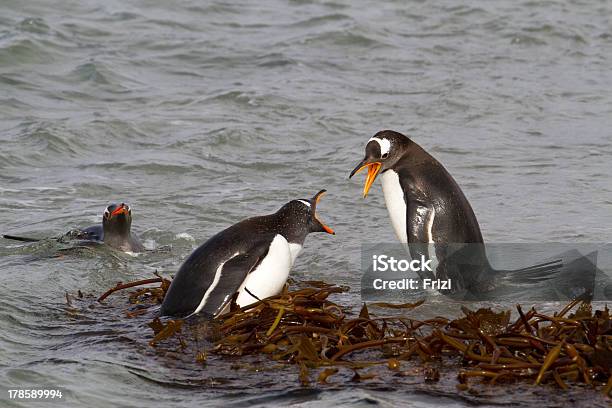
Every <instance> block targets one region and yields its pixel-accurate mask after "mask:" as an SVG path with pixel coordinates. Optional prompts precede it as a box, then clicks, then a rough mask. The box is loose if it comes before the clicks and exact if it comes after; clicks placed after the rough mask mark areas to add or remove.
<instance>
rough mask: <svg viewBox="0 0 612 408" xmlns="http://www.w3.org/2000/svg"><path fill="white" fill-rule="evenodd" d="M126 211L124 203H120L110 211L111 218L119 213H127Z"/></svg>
mask: <svg viewBox="0 0 612 408" xmlns="http://www.w3.org/2000/svg"><path fill="white" fill-rule="evenodd" d="M127 213H128V211H127V208H126V207H125V205H123V204H121V205H120V206H119V207H117V208H115V210H114V211H113V212H112V213H111V218H112V217H115V216H117V215H119V214H124V215H127Z"/></svg>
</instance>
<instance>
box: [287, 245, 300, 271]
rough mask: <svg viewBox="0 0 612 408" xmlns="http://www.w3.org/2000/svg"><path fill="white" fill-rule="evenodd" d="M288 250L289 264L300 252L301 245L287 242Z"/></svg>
mask: <svg viewBox="0 0 612 408" xmlns="http://www.w3.org/2000/svg"><path fill="white" fill-rule="evenodd" d="M289 252H290V253H291V266H293V264H294V263H295V260H296V259H297V257H298V255H299V254H300V252H302V246H301V245H300V244H296V243H294V242H290V243H289Z"/></svg>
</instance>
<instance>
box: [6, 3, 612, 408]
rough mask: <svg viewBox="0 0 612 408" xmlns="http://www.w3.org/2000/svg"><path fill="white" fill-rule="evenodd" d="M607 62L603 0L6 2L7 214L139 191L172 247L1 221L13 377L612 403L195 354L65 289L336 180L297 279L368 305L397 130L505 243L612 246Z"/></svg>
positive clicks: (446, 399) (91, 213) (214, 400)
mask: <svg viewBox="0 0 612 408" xmlns="http://www.w3.org/2000/svg"><path fill="white" fill-rule="evenodd" d="M611 66H612V5H611V4H610V3H609V2H606V1H573V2H571V3H570V2H565V1H548V2H537V1H507V0H500V1H496V2H489V1H472V2H465V4H460V3H459V2H455V1H439V2H428V1H403V0H402V1H399V0H398V1H385V2H379V1H371V0H364V1H359V2H351V1H340V0H331V1H306V0H302V1H280V0H262V1H258V2H246V1H243V2H228V3H226V2H217V1H211V2H203V1H189V0H187V1H181V2H168V1H159V0H147V1H144V0H131V1H117V0H107V1H93V0H81V1H76V0H66V1H43V0H29V1H17V0H1V1H0V206H1V207H2V210H1V211H0V233H13V234H22V235H28V236H35V237H51V236H57V235H59V234H61V233H63V232H66V231H68V230H69V229H71V228H74V227H79V226H87V225H91V224H95V223H97V222H100V219H101V214H102V212H103V210H104V208H105V207H106V206H107V205H108V204H110V203H111V202H122V201H124V202H127V203H129V204H130V205H131V207H132V209H133V216H134V222H133V228H134V229H135V230H136V231H137V232H138V233H139V234H140V235H141V236H142V237H143V238H144V239H145V240H146V242H147V245H148V246H149V247H150V248H154V247H160V246H171V248H172V249H171V251H169V252H152V253H148V254H145V255H142V256H138V257H131V256H128V255H123V254H117V253H115V252H113V251H110V250H104V249H101V250H97V251H82V252H79V253H77V254H66V255H64V256H62V257H50V256H49V255H50V254H52V253H54V251H55V250H56V249H57V248H55V246H54V244H52V243H49V242H44V243H39V244H27V245H24V244H21V243H16V242H11V241H6V240H0V388H2V390H1V391H2V392H3V393H6V391H5V389H7V388H30V387H37V388H38V387H42V386H48V387H59V388H61V389H63V390H64V391H65V396H64V399H63V400H62V402H61V403H58V404H59V405H58V406H79V405H81V404H87V405H88V406H92V407H97V406H157V405H162V404H163V405H164V406H217V405H221V404H223V405H235V406H247V405H248V406H256V405H264V406H270V405H288V404H294V405H298V406H319V405H322V406H329V405H330V404H332V403H333V404H335V405H339V406H343V405H371V404H377V405H380V406H395V405H398V404H404V405H410V406H423V407H430V406H439V405H442V404H444V405H448V406H459V405H463V404H468V403H469V404H510V403H513V404H517V405H529V404H533V403H538V404H544V405H555V404H562V403H563V402H566V401H567V400H573V401H574V403H580V402H582V403H587V402H588V403H589V404H590V406H596V405H597V404H605V402H602V400H597V399H596V397H595V396H594V395H593V394H592V393H589V390H579V391H575V392H574V394H572V395H571V396H569V397H568V395H565V394H559V393H558V392H556V391H555V390H553V389H546V388H544V389H538V390H534V389H533V388H532V387H524V388H519V389H518V390H514V391H513V392H512V393H508V392H505V391H500V390H499V389H495V388H492V389H491V390H490V392H489V393H488V394H487V395H484V396H482V395H481V396H474V395H458V394H457V393H456V392H452V391H453V388H452V387H451V388H444V387H441V388H436V387H432V386H425V385H423V384H421V383H418V384H412V383H402V382H401V381H399V380H398V381H397V382H395V383H393V384H388V383H382V382H376V381H374V382H373V383H372V384H370V385H368V384H365V383H364V384H359V383H356V384H350V385H344V384H343V383H342V382H339V383H337V384H336V385H335V386H330V387H318V386H313V387H311V388H303V387H300V386H299V382H298V380H297V370H295V369H294V368H292V367H289V368H288V369H285V370H281V371H280V372H274V371H272V372H270V371H266V370H256V371H253V370H251V371H249V370H233V369H230V368H229V366H230V364H231V363H230V362H228V361H226V360H223V359H216V360H213V361H210V362H209V364H208V366H205V367H202V366H195V365H194V364H193V363H188V362H186V361H185V360H186V359H184V358H179V357H177V358H176V359H170V358H167V357H163V356H160V355H157V354H156V352H155V350H153V349H151V348H150V347H148V346H147V341H148V337H146V336H150V331H147V330H148V329H147V328H146V326H145V324H144V322H143V321H142V320H138V319H136V320H129V321H128V320H126V319H122V315H121V314H118V313H117V312H116V310H114V309H113V308H112V307H111V306H107V307H97V308H95V309H91V311H90V312H88V313H81V314H79V315H78V316H76V317H75V316H73V315H70V314H69V313H67V312H66V304H65V293H66V292H70V293H75V292H76V291H77V290H82V291H83V292H85V293H92V294H99V293H101V292H103V291H104V290H106V289H107V288H108V287H110V286H113V285H114V284H115V282H117V281H129V280H135V279H141V278H147V277H151V276H152V273H153V272H154V271H159V272H160V273H162V274H165V275H171V274H173V273H174V272H175V271H176V270H177V268H178V267H179V265H180V264H181V262H182V261H183V260H184V259H185V257H186V256H187V255H188V254H189V253H190V252H191V251H192V249H193V248H194V247H196V246H197V245H199V244H200V243H202V242H204V241H205V240H206V239H207V238H208V237H210V236H211V235H212V234H214V233H215V232H217V231H219V230H221V229H223V228H225V227H227V226H228V225H231V224H233V223H235V222H237V221H239V220H241V219H243V218H246V217H248V216H252V215H258V214H266V213H271V212H274V211H275V210H276V209H277V208H279V207H280V206H281V205H282V204H284V203H285V202H286V201H289V200H290V199H294V198H306V197H311V196H312V195H313V194H314V193H316V192H317V191H318V190H319V189H322V188H326V189H327V190H328V194H327V195H326V196H325V197H324V198H323V199H322V201H321V204H320V215H321V218H322V219H323V220H324V221H325V222H326V223H327V224H329V225H330V226H331V227H332V228H334V229H335V230H336V233H337V235H336V236H333V237H332V236H327V235H325V236H323V235H322V234H317V235H315V234H313V235H311V236H310V237H309V238H308V239H307V241H306V245H305V249H304V251H303V253H302V254H301V255H300V257H299V258H298V261H297V262H296V265H295V268H294V270H293V272H292V275H293V276H294V277H295V278H296V279H298V280H299V279H322V280H326V281H333V282H337V283H340V284H345V285H350V286H351V288H352V290H351V292H350V293H349V294H347V295H344V296H343V297H341V298H340V302H341V303H346V304H358V303H359V279H360V275H361V272H360V270H359V268H360V266H359V265H360V248H361V245H362V244H363V243H364V242H394V241H395V238H394V235H393V231H392V228H391V225H390V223H389V220H388V217H387V213H386V209H385V207H384V200H383V197H382V192H381V190H380V184H379V183H378V182H377V183H375V185H374V186H373V188H372V190H371V193H370V195H369V197H368V198H367V199H366V200H363V199H362V198H361V188H362V182H363V180H362V179H361V178H357V179H353V180H348V174H349V172H350V171H351V170H352V169H353V167H354V166H355V164H356V163H357V162H358V161H359V160H361V158H362V156H363V148H364V145H365V142H366V141H367V140H368V139H369V137H371V136H372V135H373V134H374V133H375V132H377V131H379V130H381V129H394V130H398V131H400V132H402V133H405V134H407V135H410V136H411V137H412V138H413V139H414V140H415V141H417V142H418V143H419V144H421V145H422V146H423V147H424V148H425V149H426V150H428V151H429V152H431V153H432V154H433V155H434V156H435V157H436V158H438V159H439V160H440V161H441V162H442V163H443V164H444V165H445V166H446V168H447V169H448V170H449V171H450V173H451V174H452V175H453V176H454V177H455V179H456V180H457V181H458V183H459V184H460V185H461V187H462V188H463V190H464V192H465V194H466V196H467V197H468V199H469V200H470V202H471V204H472V206H473V207H474V210H475V212H476V214H477V216H478V219H479V222H480V225H481V228H482V231H483V234H484V237H485V240H486V241H488V242H538V243H541V242H578V241H579V242H610V240H611V239H612V181H611V178H610V168H611V159H610V157H611V156H612V69H610V68H611ZM500 306H502V307H503V306H505V305H500ZM425 310H426V312H427V313H439V314H445V313H450V312H451V310H450V309H449V310H447V309H446V308H445V305H444V304H443V303H442V304H440V303H439V304H435V305H434V306H430V307H429V308H425ZM449 390H450V391H449ZM591 398H594V399H595V400H594V402H591V401H592V400H591ZM31 404H32V402H30V401H8V399H7V396H6V395H1V396H0V405H2V406H30V405H31ZM45 404H46V405H45V406H51V404H48V403H45ZM40 405H41V406H43V405H44V404H42V403H41V404H40Z"/></svg>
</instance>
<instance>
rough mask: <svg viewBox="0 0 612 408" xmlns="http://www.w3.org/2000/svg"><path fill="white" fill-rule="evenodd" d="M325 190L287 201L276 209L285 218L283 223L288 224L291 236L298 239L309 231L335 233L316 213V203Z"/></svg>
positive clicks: (302, 237)
mask: <svg viewBox="0 0 612 408" xmlns="http://www.w3.org/2000/svg"><path fill="white" fill-rule="evenodd" d="M325 191H326V190H321V191H319V192H318V193H317V194H315V195H314V197H312V198H304V199H301V200H292V201H289V202H288V203H287V204H285V205H284V206H282V207H281V209H280V210H279V211H278V213H279V214H281V215H282V216H283V218H284V219H285V220H286V221H285V223H286V225H287V226H288V229H289V235H290V236H291V238H295V240H296V241H300V240H303V239H304V238H305V237H306V235H308V234H310V233H311V232H326V233H328V234H332V235H335V234H336V233H335V232H334V230H333V229H331V228H329V227H328V226H327V225H325V224H324V223H323V222H322V221H321V220H320V219H319V216H318V215H317V204H318V203H319V200H320V199H321V197H322V196H323V194H325ZM290 242H291V240H290Z"/></svg>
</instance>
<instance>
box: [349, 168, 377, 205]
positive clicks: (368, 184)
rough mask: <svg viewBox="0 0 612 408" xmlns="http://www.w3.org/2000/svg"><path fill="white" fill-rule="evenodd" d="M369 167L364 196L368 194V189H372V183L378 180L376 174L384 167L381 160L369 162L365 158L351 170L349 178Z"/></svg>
mask: <svg viewBox="0 0 612 408" xmlns="http://www.w3.org/2000/svg"><path fill="white" fill-rule="evenodd" d="M366 167H367V168H368V176H367V177H366V181H365V184H364V185H363V198H366V197H367V196H368V191H370V187H372V183H374V180H376V176H378V173H379V172H380V168H381V167H382V163H381V162H371V163H370V162H367V161H366V159H364V160H363V161H362V162H361V163H359V164H358V165H357V167H355V169H354V170H353V171H352V172H351V175H350V176H349V178H351V177H353V176H354V175H355V174H357V173H359V172H360V171H361V170H363V169H365V168H366Z"/></svg>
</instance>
